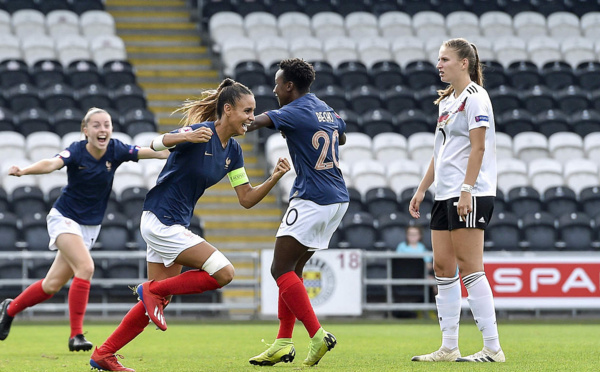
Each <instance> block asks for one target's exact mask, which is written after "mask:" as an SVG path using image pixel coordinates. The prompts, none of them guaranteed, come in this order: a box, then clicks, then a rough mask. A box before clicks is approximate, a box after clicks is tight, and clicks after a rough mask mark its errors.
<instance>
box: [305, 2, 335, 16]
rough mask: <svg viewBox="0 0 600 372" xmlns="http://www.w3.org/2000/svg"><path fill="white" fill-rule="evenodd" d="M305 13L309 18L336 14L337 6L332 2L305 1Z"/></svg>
mask: <svg viewBox="0 0 600 372" xmlns="http://www.w3.org/2000/svg"><path fill="white" fill-rule="evenodd" d="M303 11H304V12H305V13H306V14H308V15H309V16H311V17H312V16H314V15H316V14H318V13H323V12H334V11H335V5H334V3H333V1H332V0H305V1H304V9H303Z"/></svg>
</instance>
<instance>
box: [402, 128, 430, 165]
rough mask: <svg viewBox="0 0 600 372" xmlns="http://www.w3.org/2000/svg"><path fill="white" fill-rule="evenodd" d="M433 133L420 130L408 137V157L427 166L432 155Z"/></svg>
mask: <svg viewBox="0 0 600 372" xmlns="http://www.w3.org/2000/svg"><path fill="white" fill-rule="evenodd" d="M433 140H434V134H433V133H430V132H421V133H415V134H412V135H411V136H410V137H408V154H409V155H410V158H411V159H412V160H413V161H415V162H417V163H418V164H420V165H421V166H427V165H428V164H429V162H430V161H431V157H432V156H433V142H434V141H433Z"/></svg>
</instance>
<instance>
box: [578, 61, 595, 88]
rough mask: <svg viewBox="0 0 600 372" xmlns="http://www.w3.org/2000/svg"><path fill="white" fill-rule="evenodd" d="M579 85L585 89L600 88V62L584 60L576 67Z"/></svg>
mask: <svg viewBox="0 0 600 372" xmlns="http://www.w3.org/2000/svg"><path fill="white" fill-rule="evenodd" d="M574 73H575V76H576V77H577V79H578V81H579V86H581V88H583V89H585V90H594V89H598V88H600V62H596V61H593V62H584V63H581V64H579V65H578V66H577V67H576V68H575V71H574Z"/></svg>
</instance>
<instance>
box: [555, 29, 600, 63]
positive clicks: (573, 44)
mask: <svg viewBox="0 0 600 372" xmlns="http://www.w3.org/2000/svg"><path fill="white" fill-rule="evenodd" d="M560 46H561V48H560V49H561V51H562V54H563V57H564V59H565V61H567V62H568V63H569V64H570V65H571V66H573V68H575V67H577V66H578V65H579V64H580V63H582V62H590V61H597V57H596V52H595V51H594V40H592V39H587V38H583V37H568V38H566V39H563V40H562V41H561V45H560Z"/></svg>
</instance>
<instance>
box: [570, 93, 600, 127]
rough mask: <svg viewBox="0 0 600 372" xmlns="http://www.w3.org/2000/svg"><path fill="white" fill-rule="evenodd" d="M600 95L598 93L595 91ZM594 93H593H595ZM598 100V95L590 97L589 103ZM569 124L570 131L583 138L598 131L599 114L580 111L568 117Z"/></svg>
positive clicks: (590, 111)
mask: <svg viewBox="0 0 600 372" xmlns="http://www.w3.org/2000/svg"><path fill="white" fill-rule="evenodd" d="M596 92H598V93H600V91H596ZM596 92H594V93H596ZM596 99H598V94H592V95H591V101H592V102H594V104H595V105H597V103H595V100H596ZM569 122H570V124H571V130H572V131H573V132H575V133H577V134H578V135H580V136H582V137H585V136H587V135H588V134H590V133H594V132H598V131H600V112H598V111H597V110H581V111H576V112H574V113H573V114H572V115H571V116H570V117H569Z"/></svg>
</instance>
